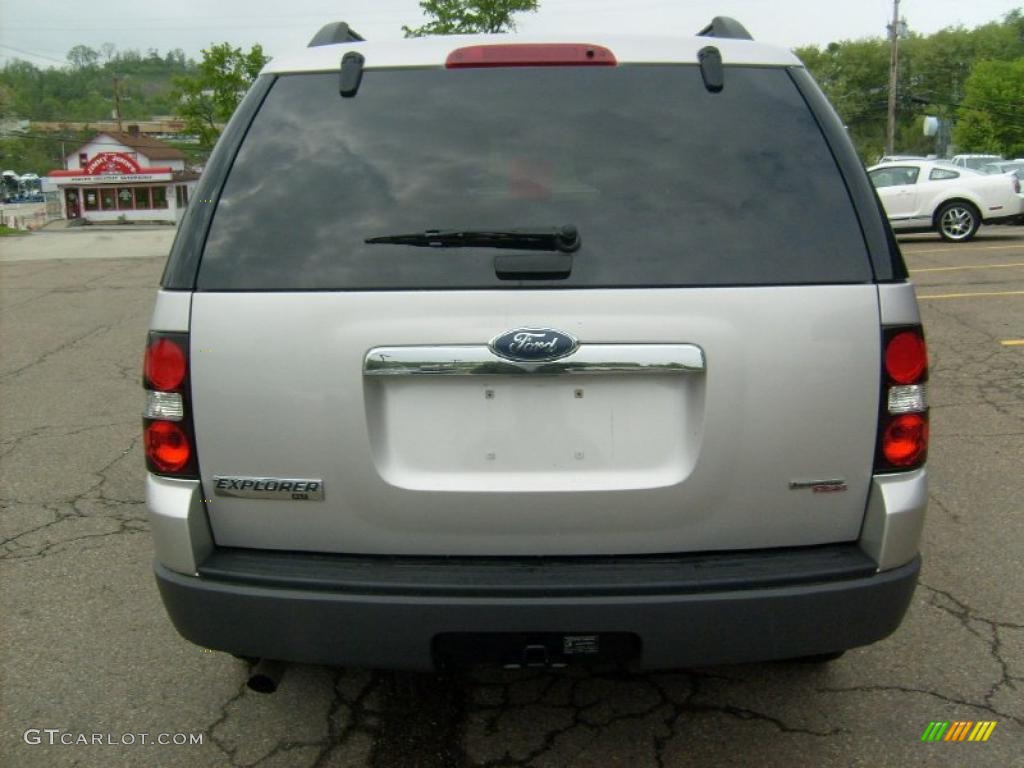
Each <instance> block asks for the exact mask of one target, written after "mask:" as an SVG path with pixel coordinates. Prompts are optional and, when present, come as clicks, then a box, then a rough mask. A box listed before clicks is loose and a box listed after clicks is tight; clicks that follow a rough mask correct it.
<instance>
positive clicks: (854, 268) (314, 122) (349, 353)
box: [144, 18, 928, 669]
mask: <svg viewBox="0 0 1024 768" xmlns="http://www.w3.org/2000/svg"><path fill="white" fill-rule="evenodd" d="M339 62H340V66H339ZM200 187H201V188H200V191H199V194H197V195H196V201H195V202H193V204H192V206H191V208H190V209H189V211H188V214H187V217H186V219H185V220H184V221H183V223H182V225H181V229H180V231H179V233H178V237H177V240H176V242H175V244H174V247H173V249H172V252H171V255H170V258H169V260H168V263H167V267H166V271H165V273H164V276H163V279H162V283H161V287H160V290H159V293H158V295H157V301H156V308H155V310H154V313H153V319H152V325H151V329H152V330H151V333H150V338H149V341H148V346H147V351H146V362H145V371H146V374H145V385H146V389H147V404H146V413H145V421H144V428H145V445H146V456H147V466H148V470H149V473H148V477H147V480H146V486H147V488H146V491H147V503H148V507H149V512H150V515H151V519H152V523H153V525H152V530H153V538H154V542H155V546H156V563H155V570H156V578H157V583H158V584H159V588H160V592H161V595H162V597H163V600H164V603H165V605H166V607H167V610H168V613H169V614H170V617H171V619H172V620H173V622H174V625H175V626H176V627H177V629H178V631H179V632H181V634H182V635H184V636H185V637H186V638H188V639H189V640H191V641H193V642H195V643H198V644H200V645H202V646H205V647H208V648H214V649H220V650H224V651H230V652H232V653H235V654H237V655H241V656H246V657H253V658H261V659H271V660H283V661H297V662H310V663H325V664H337V665H350V666H359V667H384V668H410V669H429V668H436V667H443V666H447V665H458V664H465V663H497V664H504V665H511V666H516V665H526V666H545V665H563V664H569V663H581V662H587V661H595V660H602V661H615V662H632V663H636V664H638V665H640V666H644V667H680V666H687V665H696V664H712V663H723V662H740V661H750V660H757V659H777V658H789V657H810V658H817V659H827V658H832V657H834V656H836V655H838V654H839V653H841V652H842V651H843V650H844V649H846V648H850V647H852V646H857V645H863V644H867V643H871V642H874V641H877V640H879V639H881V638H883V637H885V636H887V635H888V634H890V633H891V632H893V631H894V630H895V629H896V627H897V625H898V624H899V622H900V620H901V618H902V616H903V614H904V612H905V611H906V609H907V606H908V604H909V602H910V599H911V595H912V593H913V590H914V586H915V582H916V579H917V574H918V570H919V567H920V558H919V556H918V542H919V538H920V533H921V528H922V524H923V520H924V514H925V505H926V499H927V492H926V471H925V467H924V462H925V454H926V451H927V434H928V415H927V405H926V402H925V380H926V378H927V355H926V350H925V343H924V337H923V334H922V330H921V322H920V317H919V315H918V309H917V304H916V301H915V297H914V291H913V288H912V286H911V285H910V283H909V282H908V281H907V272H906V269H905V267H904V264H903V261H902V258H901V256H900V253H899V249H898V247H897V245H896V243H895V240H894V239H893V237H892V234H891V231H890V230H889V227H888V226H887V224H886V221H885V219H884V217H883V215H882V213H881V208H880V206H879V203H878V199H877V197H876V196H875V193H874V190H873V188H872V186H871V184H870V182H869V180H868V178H867V175H866V174H865V172H864V169H863V167H862V166H861V164H860V162H859V160H858V158H857V156H856V154H855V153H854V150H853V148H852V147H851V145H850V142H849V140H848V139H847V137H846V135H845V132H844V129H843V126H842V124H841V123H840V121H839V120H838V119H837V117H836V115H835V114H834V112H833V111H832V109H831V108H830V107H829V105H828V103H827V102H826V100H825V99H824V97H823V96H822V94H821V92H820V91H819V90H818V88H817V87H816V85H815V84H814V82H813V81H812V79H811V77H810V76H809V75H808V74H807V72H806V70H805V69H804V67H803V66H802V65H801V64H800V62H799V61H798V60H797V59H796V58H794V57H793V56H792V54H790V53H789V52H787V51H785V50H783V49H781V48H775V47H771V46H767V45H762V44H759V43H755V42H753V41H752V40H750V39H749V35H747V34H746V32H745V30H743V28H742V27H741V26H740V25H739V24H737V23H736V22H734V21H731V20H729V19H722V18H719V19H716V20H715V21H714V22H713V23H712V24H711V25H709V27H708V28H707V29H705V30H703V31H702V33H701V34H700V35H698V36H695V37H683V36H674V37H668V36H667V37H651V38H636V37H614V36H609V37H607V38H605V37H593V38H592V37H587V38H585V39H580V40H579V41H578V42H566V41H565V40H564V39H559V40H555V41H549V40H543V39H535V38H530V39H526V38H521V37H517V36H508V35H500V36H493V37H488V36H479V37H454V38H434V39H418V40H406V41H395V42H381V43H372V42H363V41H361V40H360V39H359V38H358V36H357V35H355V34H354V33H353V32H351V30H350V29H348V28H347V27H345V26H344V25H341V24H338V25H330V26H329V27H328V28H326V29H325V30H324V31H323V32H322V33H321V34H319V35H318V36H317V37H316V38H315V39H314V41H313V44H311V47H309V48H308V49H306V50H303V51H300V52H297V53H296V54H295V55H294V56H291V57H288V56H282V57H279V58H275V59H274V60H273V61H272V62H271V63H270V64H268V65H267V67H266V69H265V70H264V72H263V74H262V75H261V76H260V78H259V79H258V81H257V82H256V83H255V85H254V86H253V88H252V89H251V91H250V92H249V94H248V95H247V96H246V98H245V100H244V102H243V103H242V105H241V107H240V108H239V110H238V111H237V113H236V114H235V115H234V117H233V118H232V120H231V122H230V124H229V125H228V127H227V129H226V130H225V132H224V134H223V136H222V137H221V139H220V141H219V143H218V145H217V147H216V150H215V152H214V154H213V157H212V158H211V159H210V162H209V164H208V165H207V167H206V170H205V172H204V174H203V177H202V179H201V181H200Z"/></svg>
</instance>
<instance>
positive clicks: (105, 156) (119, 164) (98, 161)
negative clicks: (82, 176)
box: [82, 152, 142, 176]
mask: <svg viewBox="0 0 1024 768" xmlns="http://www.w3.org/2000/svg"><path fill="white" fill-rule="evenodd" d="M82 170H83V171H85V173H86V174H88V175H89V176H96V175H98V174H104V175H108V174H135V173H140V172H141V171H142V166H140V165H139V163H138V161H137V160H136V159H135V158H134V157H132V156H131V155H129V154H127V153H125V152H100V153H99V154H98V155H96V157H94V158H93V159H92V160H90V161H89V162H88V163H87V164H86V166H85V168H83V169H82Z"/></svg>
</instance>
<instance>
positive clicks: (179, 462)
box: [144, 421, 192, 472]
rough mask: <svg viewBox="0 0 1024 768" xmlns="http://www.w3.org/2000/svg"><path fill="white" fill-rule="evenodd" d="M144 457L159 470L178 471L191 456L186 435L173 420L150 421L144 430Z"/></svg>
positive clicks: (186, 463)
mask: <svg viewBox="0 0 1024 768" xmlns="http://www.w3.org/2000/svg"><path fill="white" fill-rule="evenodd" d="M144 438H145V444H146V445H145V447H146V458H147V459H148V460H149V461H150V462H151V463H152V466H153V467H154V468H155V469H156V470H157V471H159V472H178V471H180V470H182V469H184V468H185V467H186V466H187V465H188V463H189V460H190V459H191V458H192V446H191V444H190V441H189V438H188V435H187V434H186V433H185V430H184V429H182V428H181V426H180V425H179V424H176V423H175V422H173V421H152V422H149V423H148V424H146V426H145V431H144Z"/></svg>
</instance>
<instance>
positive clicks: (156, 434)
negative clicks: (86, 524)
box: [142, 331, 199, 479]
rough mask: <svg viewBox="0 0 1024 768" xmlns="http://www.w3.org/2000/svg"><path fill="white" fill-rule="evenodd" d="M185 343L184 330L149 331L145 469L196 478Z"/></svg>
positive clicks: (145, 364)
mask: <svg viewBox="0 0 1024 768" xmlns="http://www.w3.org/2000/svg"><path fill="white" fill-rule="evenodd" d="M188 347H189V335H188V333H187V332H183V331H150V333H149V339H148V340H147V343H146V357H145V361H144V362H143V383H142V385H143V386H144V387H145V389H146V405H145V409H144V410H143V413H142V431H143V443H144V444H145V454H146V469H148V470H149V471H150V472H154V473H156V474H159V475H169V476H172V477H175V478H181V479H194V478H197V477H198V471H199V466H198V461H197V458H196V442H195V431H194V430H193V427H192V402H191V400H192V398H191V377H190V375H189V360H188Z"/></svg>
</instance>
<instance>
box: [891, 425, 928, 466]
mask: <svg viewBox="0 0 1024 768" xmlns="http://www.w3.org/2000/svg"><path fill="white" fill-rule="evenodd" d="M927 451H928V417H927V416H925V415H923V414H920V413H908V414H904V415H902V416H897V417H896V418H894V419H893V420H892V421H890V422H889V423H888V425H887V426H886V428H885V432H884V433H883V434H882V454H883V455H884V456H885V460H886V461H887V462H889V463H890V464H891V465H892V466H893V467H897V468H910V467H915V466H917V465H919V464H921V463H922V462H924V459H925V454H926V453H927Z"/></svg>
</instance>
